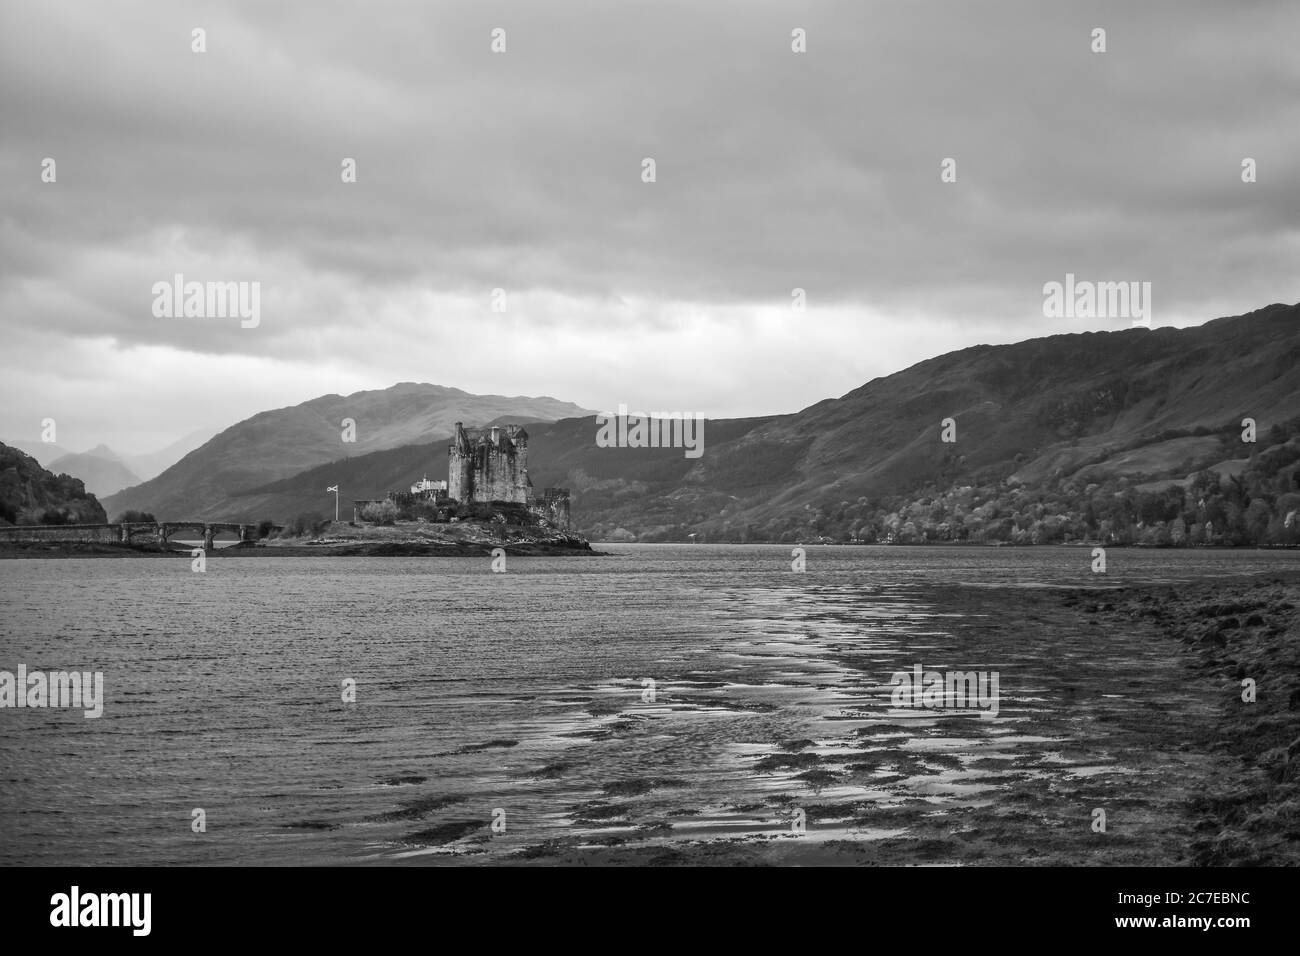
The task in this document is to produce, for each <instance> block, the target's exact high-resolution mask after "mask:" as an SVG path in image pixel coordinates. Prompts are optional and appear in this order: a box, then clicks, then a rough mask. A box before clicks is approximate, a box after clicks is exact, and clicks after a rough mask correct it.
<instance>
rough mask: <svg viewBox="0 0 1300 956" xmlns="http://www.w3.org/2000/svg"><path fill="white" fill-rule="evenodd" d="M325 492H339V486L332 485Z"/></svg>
mask: <svg viewBox="0 0 1300 956" xmlns="http://www.w3.org/2000/svg"><path fill="white" fill-rule="evenodd" d="M325 490H326V491H338V490H339V486H338V485H330V486H329V487H328V488H326V489H325Z"/></svg>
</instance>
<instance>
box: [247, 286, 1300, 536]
mask: <svg viewBox="0 0 1300 956" xmlns="http://www.w3.org/2000/svg"><path fill="white" fill-rule="evenodd" d="M949 417H951V418H953V419H954V420H955V422H956V441H955V442H953V443H945V442H943V441H941V440H940V439H941V435H940V431H941V425H940V423H941V421H942V420H943V419H944V418H949ZM1245 417H1251V418H1254V419H1255V421H1256V423H1257V430H1258V436H1257V438H1258V440H1257V441H1256V442H1255V443H1253V444H1248V443H1244V442H1242V440H1241V430H1242V429H1241V420H1242V419H1243V418H1245ZM528 431H529V437H530V447H529V466H530V475H531V477H532V480H533V484H534V486H535V487H536V488H538V489H541V488H545V487H549V486H564V487H568V488H570V489H571V490H572V493H573V519H574V525H575V528H577V529H580V530H582V531H583V532H584V533H586V534H587V535H588V536H589V537H591V538H592V539H593V540H601V539H604V538H608V537H609V536H611V535H616V534H617V533H618V532H620V530H622V531H626V532H628V533H630V534H631V535H632V536H633V537H635V538H638V539H640V540H652V541H653V540H687V536H688V535H690V534H695V535H696V536H697V538H698V539H701V540H714V541H717V540H729V541H746V540H752V541H817V540H837V541H850V540H861V541H903V542H908V541H923V540H973V541H1010V542H1015V543H1031V542H1034V541H1060V540H1106V541H1120V542H1123V541H1128V540H1131V541H1135V542H1138V543H1192V542H1199V541H1207V542H1211V543H1246V542H1247V541H1254V542H1265V541H1270V540H1277V541H1284V540H1289V538H1290V537H1293V536H1300V519H1297V518H1296V517H1294V516H1292V512H1293V511H1295V510H1296V509H1297V508H1300V497H1296V495H1295V493H1296V492H1300V485H1297V484H1296V482H1297V480H1300V479H1297V471H1296V468H1297V466H1296V460H1297V459H1300V306H1281V305H1277V306H1270V307H1268V308H1266V309H1261V310H1259V311H1258V312H1254V313H1251V314H1250V315H1246V316H1241V317H1236V318H1225V319H1217V320H1215V321H1212V322H1208V323H1206V324H1205V325H1202V326H1199V327H1196V328H1189V329H1172V328H1164V329H1155V330H1148V329H1142V328H1137V329H1130V330H1125V331H1117V332H1092V333H1083V334H1077V335H1056V336H1051V337H1047V338H1041V339H1032V340H1030V341H1027V342H1021V343H1017V344H1014V345H1002V346H975V347H973V348H968V349H963V350H961V351H958V352H952V353H949V354H946V355H942V356H938V357H936V358H933V359H929V360H927V361H924V362H921V363H919V364H917V365H914V366H912V367H911V368H908V369H905V370H903V371H901V372H898V373H896V374H893V375H889V376H886V377H884V378H879V379H875V380H873V381H871V382H869V383H867V384H866V385H864V386H862V387H861V388H858V389H855V390H854V391H852V392H850V393H848V394H847V395H844V396H843V397H841V398H838V399H828V400H826V401H823V402H819V403H818V404H816V405H813V406H811V407H810V408H806V409H804V410H803V411H801V412H798V413H797V414H792V415H781V416H773V417H766V418H753V419H732V420H720V421H708V422H706V424H705V445H704V447H705V451H704V455H703V456H702V457H700V458H698V459H688V458H686V457H684V455H683V453H682V451H681V450H680V449H615V448H598V447H597V446H596V444H595V440H594V436H595V433H596V424H595V422H594V420H593V419H591V418H570V419H564V420H561V421H558V422H554V423H552V424H546V425H530V426H529V429H528ZM442 462H445V445H439V444H438V443H434V445H433V446H424V447H418V448H408V449H395V450H394V451H393V452H392V453H391V454H390V455H388V456H387V457H384V458H374V459H373V460H370V459H369V458H365V459H363V458H357V459H353V460H352V461H350V462H348V463H346V466H345V467H344V468H343V469H342V470H340V469H337V468H336V469H334V470H332V471H329V472H328V473H327V472H325V471H320V470H318V471H317V472H316V473H314V474H309V475H305V476H301V487H300V488H299V481H300V478H299V477H294V478H291V479H288V480H287V481H285V482H283V483H282V484H280V485H279V486H278V487H277V488H276V489H275V493H276V494H277V495H279V496H281V497H277V498H276V499H275V500H274V505H275V507H276V508H278V509H279V512H276V513H277V514H279V513H280V512H285V513H291V512H292V511H294V510H296V509H299V508H302V507H306V506H307V505H308V503H310V506H311V508H313V509H316V510H322V511H323V510H324V509H323V508H322V503H323V499H322V497H321V496H320V494H319V492H317V491H316V490H315V489H316V488H317V486H320V488H322V489H323V488H324V484H322V481H323V480H325V479H327V478H328V481H327V483H328V484H333V483H334V480H335V479H334V478H333V477H329V476H333V475H341V476H343V479H342V480H344V481H346V482H347V485H346V486H345V493H346V494H347V495H348V497H370V496H373V495H378V494H382V493H383V492H384V491H385V490H387V489H388V488H389V487H401V486H403V485H404V484H408V483H409V482H410V481H413V480H415V479H417V478H419V477H420V476H421V475H422V474H423V473H424V472H426V471H428V472H429V473H430V477H435V478H441V477H445V473H444V472H443V471H440V470H436V468H437V467H438V465H439V463H442ZM431 463H432V464H431ZM262 490H263V491H265V492H268V493H269V492H270V491H271V489H262ZM300 494H301V495H302V497H301V498H298V497H296V496H297V495H300ZM268 503H269V500H268ZM1289 516H1291V523H1290V524H1289V525H1288V524H1287V521H1288V517H1289ZM618 536H620V537H621V534H619V535H618Z"/></svg>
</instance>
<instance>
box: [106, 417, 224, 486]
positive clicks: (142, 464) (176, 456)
mask: <svg viewBox="0 0 1300 956" xmlns="http://www.w3.org/2000/svg"><path fill="white" fill-rule="evenodd" d="M214 431H215V429H212V428H200V429H198V430H197V431H192V432H190V433H189V434H188V435H185V436H184V437H183V438H178V439H177V440H176V441H174V442H172V443H171V444H170V445H168V446H167V447H166V448H160V449H158V450H157V451H151V452H145V453H144V454H143V455H119V456H118V459H119V460H120V461H121V462H122V464H124V465H126V466H127V467H128V468H130V469H131V470H132V471H133V472H135V473H136V474H137V475H139V476H140V477H139V478H137V479H136V482H139V481H148V480H149V479H150V478H154V477H156V476H157V475H159V474H161V473H162V472H163V471H165V470H166V469H167V468H170V467H171V466H172V465H174V464H176V462H178V461H180V460H181V459H182V458H184V457H185V456H186V455H188V454H189V453H190V452H192V451H193V450H194V449H196V448H199V447H201V446H202V445H203V443H204V442H206V441H207V440H208V439H209V438H211V437H212V434H213V432H214ZM136 482H131V484H135V483H136ZM123 487H125V486H123Z"/></svg>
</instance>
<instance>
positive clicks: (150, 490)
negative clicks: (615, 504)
mask: <svg viewBox="0 0 1300 956" xmlns="http://www.w3.org/2000/svg"><path fill="white" fill-rule="evenodd" d="M583 412H584V409H582V408H580V407H578V406H577V405H574V404H572V403H570V402H561V401H558V400H556V399H553V398H545V397H542V398H528V397H513V398H508V397H504V396H500V395H470V394H469V393H468V392H464V391H461V390H460V389H458V388H446V387H443V386H440V385H426V384H415V383H410V382H405V383H402V384H399V385H394V386H393V387H391V388H386V389H381V390H376V391H366V392H357V393H355V394H353V395H348V396H342V395H325V396H322V397H320V398H316V399H312V400H311V401H308V402H303V403H302V404H300V405H294V406H291V407H288V408H280V409H275V410H273V411H267V412H261V413H259V414H257V415H254V416H253V417H252V418H249V419H246V420H244V421H242V422H239V423H238V424H236V425H232V426H231V427H230V428H227V429H226V430H224V431H223V432H221V433H220V434H218V435H216V436H215V437H213V438H212V439H211V440H209V441H207V442H205V443H204V444H203V445H202V446H200V447H199V448H197V449H195V450H194V451H192V452H190V453H189V454H188V455H186V456H185V457H184V458H182V459H181V460H180V461H179V462H177V463H176V464H174V465H172V466H171V467H170V468H168V469H167V470H166V471H164V472H163V473H162V474H160V475H158V476H157V477H156V478H154V479H152V480H150V481H146V482H143V483H142V484H139V485H136V486H134V487H131V488H127V489H125V490H123V491H121V492H119V493H117V494H115V495H112V496H110V497H109V498H108V499H107V500H106V501H105V505H106V506H107V507H108V509H109V510H110V511H111V512H113V513H114V514H117V513H119V512H122V511H125V510H127V509H138V510H142V511H149V512H152V513H153V514H155V515H156V516H157V517H158V518H159V519H160V520H167V519H192V518H211V519H219V520H228V521H234V520H244V519H259V518H265V517H267V511H266V510H263V508H262V507H261V506H259V505H258V503H257V502H256V501H254V500H242V501H239V500H236V499H237V497H238V496H239V495H240V494H243V493H246V492H248V491H250V490H252V489H255V488H259V487H260V486H263V485H266V484H269V483H271V482H274V481H277V480H279V479H282V478H287V477H289V476H290V475H294V474H297V473H298V472H301V471H303V470H304V469H310V468H313V467H315V466H317V465H321V464H325V463H328V462H331V461H336V460H341V459H344V458H353V457H359V456H362V455H366V454H368V453H371V452H376V451H383V450H385V449H390V448H396V447H400V446H402V445H409V444H412V443H416V442H428V441H430V440H431V439H433V438H436V437H438V436H445V435H450V434H451V432H452V429H453V427H454V424H455V423H456V422H457V421H464V422H466V423H470V422H473V423H484V424H486V423H488V422H491V421H494V420H498V419H503V418H505V419H509V420H511V421H553V420H555V419H556V418H561V417H564V416H571V415H575V414H582V413H583ZM344 419H351V420H353V421H354V422H355V423H356V427H355V439H356V440H355V441H354V442H346V441H344V426H343V424H342V423H343V421H344ZM444 458H445V452H444ZM329 483H330V484H334V483H335V482H334V481H333V480H331V481H330V482H329ZM323 490H324V489H323V487H322V489H321V491H323ZM312 505H313V507H320V505H321V502H320V500H319V498H317V499H316V500H314V501H313V502H312ZM331 506H332V502H331ZM321 510H323V509H321ZM274 517H276V518H279V517H281V515H278V514H276V515H274Z"/></svg>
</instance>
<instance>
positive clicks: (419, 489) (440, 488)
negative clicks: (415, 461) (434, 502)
mask: <svg viewBox="0 0 1300 956" xmlns="http://www.w3.org/2000/svg"><path fill="white" fill-rule="evenodd" d="M446 491H447V482H445V481H430V480H429V476H428V475H425V476H424V477H423V478H421V479H420V480H419V481H417V482H416V483H415V484H413V485H411V494H413V495H423V494H429V493H430V492H432V493H435V494H436V493H437V492H443V493H445V492H446Z"/></svg>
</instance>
